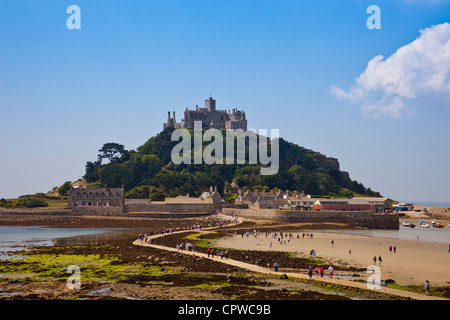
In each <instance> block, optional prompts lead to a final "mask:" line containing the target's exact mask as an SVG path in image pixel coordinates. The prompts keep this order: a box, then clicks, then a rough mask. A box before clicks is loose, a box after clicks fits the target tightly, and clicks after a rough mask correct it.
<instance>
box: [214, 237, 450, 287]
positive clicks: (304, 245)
mask: <svg viewBox="0 0 450 320" xmlns="http://www.w3.org/2000/svg"><path fill="white" fill-rule="evenodd" d="M249 231H250V230H249ZM286 231H288V230H286ZM290 232H292V231H290ZM312 232H313V235H314V236H313V237H312V238H311V237H309V238H308V237H305V238H304V239H303V238H302V233H303V231H302V232H301V233H300V238H299V239H297V236H296V233H293V236H291V237H290V241H289V242H288V241H286V244H284V243H283V244H280V243H279V242H278V241H277V239H276V238H272V236H271V235H270V234H269V235H268V236H267V238H266V235H265V233H263V232H261V233H260V234H259V235H258V236H257V237H255V236H253V235H249V236H248V237H247V236H246V235H244V236H243V237H242V235H241V234H237V235H232V236H230V237H226V238H222V239H220V240H218V241H217V242H215V245H216V246H219V247H226V248H233V249H241V250H267V251H272V250H279V251H289V252H296V253H297V254H298V255H299V256H300V257H309V252H310V250H312V249H314V250H315V252H316V256H315V258H318V259H323V260H326V261H330V262H333V263H335V264H338V265H347V266H355V267H361V268H367V267H368V266H369V265H373V257H374V256H376V257H377V262H376V265H377V266H379V267H380V271H381V279H382V280H386V279H394V280H395V281H396V282H397V283H400V284H405V285H406V284H417V285H421V284H423V283H424V282H425V280H429V281H430V283H431V284H432V285H448V284H449V283H450V273H449V271H448V266H450V253H448V244H445V243H438V242H426V241H414V240H399V239H390V238H381V237H372V236H360V235H350V234H341V233H326V232H315V231H312ZM305 233H308V231H306V232H305ZM332 240H333V242H334V244H333V245H332V243H331V241H332ZM270 241H272V247H270V246H269V243H270ZM390 246H392V247H393V246H396V253H394V251H393V250H392V251H389V247H390ZM349 250H351V253H349ZM380 255H381V257H382V263H381V266H380V265H379V261H378V257H379V256H380ZM282 267H283V266H280V268H282ZM368 276H369V274H368Z"/></svg>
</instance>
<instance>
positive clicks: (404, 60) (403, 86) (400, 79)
mask: <svg viewBox="0 0 450 320" xmlns="http://www.w3.org/2000/svg"><path fill="white" fill-rule="evenodd" d="M330 91H331V93H332V94H333V95H334V96H336V97H337V98H338V99H342V100H347V101H350V102H352V103H355V104H359V105H360V106H361V107H362V109H363V111H364V112H365V113H367V114H370V115H374V116H381V115H389V116H392V117H399V116H400V115H402V113H404V112H405V111H407V110H408V109H409V107H410V106H412V105H414V102H417V101H418V100H419V99H420V100H421V101H423V98H426V99H428V98H429V99H430V100H432V101H433V103H439V104H442V105H446V106H450V24H449V23H443V24H440V25H436V26H432V27H430V28H426V29H424V30H420V36H419V38H417V39H416V40H414V41H413V42H411V43H409V44H407V45H404V46H403V47H400V48H399V49H398V50H397V51H396V52H395V53H393V54H392V55H391V56H390V57H388V58H387V59H384V57H383V56H381V55H378V56H376V57H374V58H373V59H372V60H370V61H369V62H368V64H367V68H366V70H364V72H363V73H361V75H360V76H359V77H358V78H357V79H356V80H355V84H354V85H352V86H351V87H350V88H349V90H348V91H345V90H343V89H341V88H339V87H337V86H335V85H333V86H331V88H330Z"/></svg>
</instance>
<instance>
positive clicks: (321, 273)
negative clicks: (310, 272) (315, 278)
mask: <svg viewBox="0 0 450 320" xmlns="http://www.w3.org/2000/svg"><path fill="white" fill-rule="evenodd" d="M319 273H320V277H321V278H323V267H320V269H319Z"/></svg>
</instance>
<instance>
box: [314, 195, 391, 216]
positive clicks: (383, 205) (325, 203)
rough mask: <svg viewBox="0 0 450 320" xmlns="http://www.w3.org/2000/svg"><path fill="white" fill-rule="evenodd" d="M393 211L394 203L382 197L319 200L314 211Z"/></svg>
mask: <svg viewBox="0 0 450 320" xmlns="http://www.w3.org/2000/svg"><path fill="white" fill-rule="evenodd" d="M391 209H392V201H391V200H390V199H389V198H382V197H356V198H352V199H347V198H318V199H315V202H314V210H320V211H372V212H373V213H381V212H387V211H390V210H391Z"/></svg>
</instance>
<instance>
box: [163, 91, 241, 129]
mask: <svg viewBox="0 0 450 320" xmlns="http://www.w3.org/2000/svg"><path fill="white" fill-rule="evenodd" d="M194 121H201V122H202V127H203V128H205V127H206V128H217V129H221V130H224V129H242V130H244V131H247V119H246V118H245V112H244V110H242V111H241V110H237V109H236V108H233V109H232V110H231V112H230V110H228V111H227V110H217V109H216V100H214V99H213V98H212V97H210V98H209V99H208V100H205V107H204V108H199V107H198V105H197V106H196V108H195V110H189V109H188V108H186V110H185V111H184V118H183V119H182V120H181V122H176V119H175V111H174V112H173V117H172V118H171V117H170V111H169V112H168V117H167V122H166V123H164V124H163V129H165V128H167V127H175V128H193V127H194Z"/></svg>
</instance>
